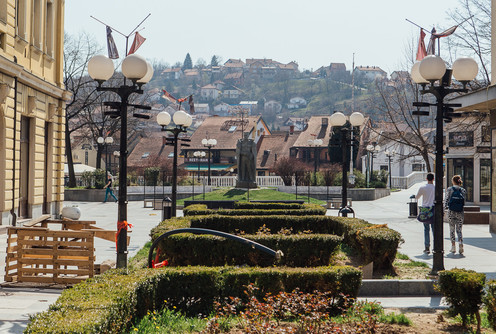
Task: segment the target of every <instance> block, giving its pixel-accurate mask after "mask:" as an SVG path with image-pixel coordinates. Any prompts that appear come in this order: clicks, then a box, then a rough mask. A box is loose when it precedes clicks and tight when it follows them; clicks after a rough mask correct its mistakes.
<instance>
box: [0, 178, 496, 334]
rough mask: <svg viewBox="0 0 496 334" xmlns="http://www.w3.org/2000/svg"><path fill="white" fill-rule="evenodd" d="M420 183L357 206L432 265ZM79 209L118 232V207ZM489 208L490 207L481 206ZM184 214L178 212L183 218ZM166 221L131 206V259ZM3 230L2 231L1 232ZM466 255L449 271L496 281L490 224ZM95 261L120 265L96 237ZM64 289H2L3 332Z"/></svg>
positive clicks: (0, 242)
mask: <svg viewBox="0 0 496 334" xmlns="http://www.w3.org/2000/svg"><path fill="white" fill-rule="evenodd" d="M420 186H421V184H420V183H419V184H417V185H415V186H413V187H411V188H410V189H407V190H402V191H398V192H395V193H392V194H391V195H390V196H388V197H385V198H382V199H379V200H375V201H366V202H359V201H355V202H353V208H354V210H355V212H356V217H357V218H363V219H365V220H367V221H369V222H371V223H376V224H388V226H389V227H390V228H392V229H395V230H397V231H398V232H400V233H401V235H402V236H403V239H404V240H405V242H404V243H403V244H402V245H401V248H400V250H399V251H400V252H401V253H404V254H406V255H408V256H409V257H410V258H411V259H414V260H417V261H424V262H426V263H428V264H429V265H431V264H432V254H431V255H425V254H423V252H422V251H423V248H424V245H423V243H424V242H423V238H424V237H423V226H422V224H421V223H419V222H417V220H416V219H411V218H408V205H407V203H408V202H409V201H410V199H409V197H410V195H412V194H416V193H417V190H418V188H419V187H420ZM72 205H77V206H78V207H79V208H80V209H81V212H82V215H81V218H80V219H81V220H95V221H96V226H98V227H101V228H104V229H112V230H115V228H116V222H117V204H116V203H100V202H66V203H65V204H64V206H72ZM482 210H488V208H484V207H483V208H482ZM181 214H182V212H181V211H179V212H178V215H181ZM327 214H328V215H337V210H328V212H327ZM160 220H161V211H160V210H153V209H151V208H144V207H143V202H142V201H136V202H129V205H128V221H129V222H130V223H131V224H133V225H134V227H133V228H132V232H131V233H130V234H129V235H130V236H131V242H130V245H129V247H128V249H129V258H131V257H132V256H134V255H135V254H136V252H137V251H138V250H139V249H140V248H141V247H142V246H143V245H144V244H145V243H146V242H147V241H149V240H150V236H149V232H150V229H151V228H153V227H154V226H156V225H157V224H158V223H159V221H160ZM0 231H1V230H0ZM463 236H464V243H465V254H464V256H460V255H459V254H455V255H452V254H449V253H447V254H445V257H444V260H445V262H444V263H445V268H446V269H451V268H455V267H457V268H466V269H472V270H475V271H477V272H483V273H485V274H486V275H487V277H488V279H496V261H494V258H495V255H496V240H495V237H496V235H494V234H491V233H489V226H488V225H465V226H464V227H463ZM450 246H451V243H450V241H449V227H448V225H447V224H444V249H445V251H446V252H447V251H448V250H449V248H450ZM5 247H6V234H5V233H3V234H1V233H0V275H1V276H0V282H3V275H4V267H5ZM95 248H96V263H101V262H103V261H106V260H111V261H115V257H116V255H115V244H114V243H113V242H109V241H105V240H101V239H96V240H95ZM60 293H61V290H59V289H43V288H23V287H15V288H11V287H8V288H7V287H0V333H22V331H23V329H24V328H25V327H26V325H27V323H28V320H29V315H30V314H34V313H36V312H39V311H42V310H45V309H47V308H48V306H49V305H50V304H51V303H53V302H54V301H55V300H56V299H57V298H58V296H59V295H60ZM377 300H378V301H380V302H381V303H382V304H383V306H385V307H420V308H438V307H444V306H445V305H444V304H443V302H442V300H441V298H440V297H406V298H405V297H403V298H379V299H377Z"/></svg>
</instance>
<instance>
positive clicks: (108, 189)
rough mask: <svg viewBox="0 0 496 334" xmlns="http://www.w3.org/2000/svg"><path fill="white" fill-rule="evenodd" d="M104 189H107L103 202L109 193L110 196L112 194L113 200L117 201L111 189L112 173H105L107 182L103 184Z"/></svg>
mask: <svg viewBox="0 0 496 334" xmlns="http://www.w3.org/2000/svg"><path fill="white" fill-rule="evenodd" d="M103 188H104V189H107V190H106V191H105V199H104V200H103V203H105V202H107V198H108V195H109V194H110V196H112V197H113V198H114V200H115V201H116V202H117V197H115V195H114V191H113V189H112V174H110V173H108V174H107V184H106V185H105V187H103Z"/></svg>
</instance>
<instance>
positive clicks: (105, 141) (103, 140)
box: [96, 137, 114, 171]
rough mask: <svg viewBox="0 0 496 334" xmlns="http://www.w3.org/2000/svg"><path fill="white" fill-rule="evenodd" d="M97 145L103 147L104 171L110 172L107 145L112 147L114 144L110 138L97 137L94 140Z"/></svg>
mask: <svg viewBox="0 0 496 334" xmlns="http://www.w3.org/2000/svg"><path fill="white" fill-rule="evenodd" d="M96 141H97V142H98V144H100V145H105V170H106V171H109V170H110V163H109V154H108V147H109V145H112V144H113V143H114V138H112V137H106V138H103V137H98V139H97V140H96Z"/></svg>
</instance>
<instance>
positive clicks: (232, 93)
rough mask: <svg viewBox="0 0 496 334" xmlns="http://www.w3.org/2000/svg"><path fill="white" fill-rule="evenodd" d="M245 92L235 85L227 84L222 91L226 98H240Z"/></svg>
mask: <svg viewBox="0 0 496 334" xmlns="http://www.w3.org/2000/svg"><path fill="white" fill-rule="evenodd" d="M242 93H243V92H242V91H241V90H239V89H238V88H236V87H234V86H227V87H226V88H225V89H224V91H223V92H222V97H223V98H225V99H231V100H235V99H239V97H240V96H241V94H242Z"/></svg>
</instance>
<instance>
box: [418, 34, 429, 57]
mask: <svg viewBox="0 0 496 334" xmlns="http://www.w3.org/2000/svg"><path fill="white" fill-rule="evenodd" d="M424 37H425V32H424V30H422V29H420V38H419V42H418V48H417V61H421V60H422V59H424V58H425V56H427V51H426V50H425V43H424Z"/></svg>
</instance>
